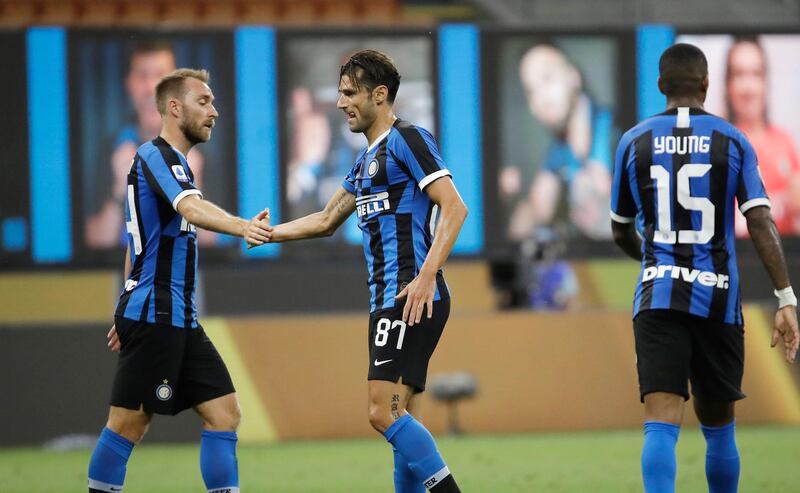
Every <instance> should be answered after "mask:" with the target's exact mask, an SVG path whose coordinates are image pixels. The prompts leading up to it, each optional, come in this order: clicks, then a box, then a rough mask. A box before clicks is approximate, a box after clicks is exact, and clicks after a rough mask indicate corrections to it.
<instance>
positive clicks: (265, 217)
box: [244, 209, 272, 248]
mask: <svg viewBox="0 0 800 493" xmlns="http://www.w3.org/2000/svg"><path fill="white" fill-rule="evenodd" d="M270 238H272V226H270V225H269V209H264V210H262V211H261V212H259V213H258V214H256V215H255V216H253V218H252V219H250V223H249V224H248V225H247V228H246V230H245V234H244V239H245V240H247V248H253V247H257V246H260V245H263V244H264V243H267V242H269V240H270Z"/></svg>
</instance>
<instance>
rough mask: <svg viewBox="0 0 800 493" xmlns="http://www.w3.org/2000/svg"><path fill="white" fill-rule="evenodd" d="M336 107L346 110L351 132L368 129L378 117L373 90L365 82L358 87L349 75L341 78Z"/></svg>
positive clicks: (345, 113)
mask: <svg viewBox="0 0 800 493" xmlns="http://www.w3.org/2000/svg"><path fill="white" fill-rule="evenodd" d="M336 107H337V108H339V109H340V110H342V111H343V112H344V115H345V119H346V120H347V126H348V127H349V128H350V131H351V132H364V131H366V130H367V129H368V128H370V127H371V126H372V124H373V123H374V122H375V118H376V117H377V112H376V106H375V103H374V101H373V100H372V92H371V91H370V90H369V89H367V87H366V86H365V85H364V84H361V85H360V87H359V88H358V89H356V88H355V86H354V85H353V83H352V82H351V81H350V77H348V76H347V75H343V76H342V78H341V79H339V100H338V101H336Z"/></svg>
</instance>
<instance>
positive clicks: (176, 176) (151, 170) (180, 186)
mask: <svg viewBox="0 0 800 493" xmlns="http://www.w3.org/2000/svg"><path fill="white" fill-rule="evenodd" d="M142 171H143V172H144V175H145V178H146V179H147V183H148V185H150V187H151V188H152V189H153V190H154V191H155V192H156V193H157V194H158V195H159V196H160V197H161V198H162V199H164V200H166V201H167V202H169V203H170V204H172V208H173V209H175V210H176V211H177V210H178V202H180V201H181V199H183V198H184V197H186V196H188V195H201V196H202V195H203V194H202V192H200V190H199V189H198V188H197V187H195V186H194V184H193V183H192V179H191V170H189V169H187V167H185V166H184V165H183V163H182V162H181V159H180V157H179V156H178V154H177V153H176V152H175V151H173V150H172V149H169V148H163V147H162V148H159V147H155V146H154V147H153V149H152V151H151V152H149V153H147V155H146V156H143V157H142Z"/></svg>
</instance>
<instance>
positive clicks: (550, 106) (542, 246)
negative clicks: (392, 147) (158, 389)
mask: <svg viewBox="0 0 800 493" xmlns="http://www.w3.org/2000/svg"><path fill="white" fill-rule="evenodd" d="M799 26H800V2H799V1H797V0H758V1H752V0H727V1H726V0H691V1H690V0H673V1H670V2H658V1H654V0H603V1H594V0H529V1H525V0H471V1H470V0H462V1H458V0H450V1H448V0H369V1H365V0H309V1H301V0H231V1H223V0H196V1H191V0H135V1H134V0H0V53H1V54H2V59H3V60H4V62H5V64H4V65H5V67H6V69H5V70H6V72H5V76H3V77H2V79H1V80H0V85H2V93H3V95H4V97H3V98H0V114H2V115H3V117H2V118H0V135H2V136H3V140H4V143H3V145H2V146H0V384H1V385H2V396H3V397H2V406H0V423H2V424H0V491H13V492H17V491H20V492H21V491H37V492H39V491H42V492H44V491H53V492H63V491H83V485H84V481H85V476H84V474H85V467H86V463H87V461H88V456H89V453H90V447H91V446H92V445H93V441H94V439H95V437H96V435H97V433H98V432H99V430H100V429H101V427H102V425H103V423H104V420H105V415H106V412H107V401H108V396H109V389H110V384H111V377H112V373H113V369H114V365H115V361H116V357H115V355H113V354H111V353H109V352H108V350H107V349H106V346H105V333H106V331H107V330H108V328H109V326H110V324H111V323H112V319H111V314H112V311H113V308H114V305H115V301H116V297H117V295H118V293H119V291H120V288H121V285H122V280H121V270H122V259H123V249H122V246H121V245H122V239H123V236H122V233H121V229H122V221H121V216H120V215H119V214H120V212H119V211H120V210H121V209H120V200H119V195H118V194H117V193H116V192H115V191H116V190H117V189H118V187H117V186H116V185H117V184H118V178H117V177H118V176H119V171H118V170H119V169H124V168H125V164H127V163H128V162H129V160H130V157H131V156H132V151H131V148H133V149H135V145H138V141H140V140H141V139H144V138H147V139H149V138H152V137H150V135H152V127H153V123H152V122H153V121H154V120H153V113H152V112H153V105H152V86H153V84H154V82H153V77H156V79H155V80H157V77H159V76H160V75H159V74H160V73H161V72H163V71H164V70H167V71H168V70H169V69H171V68H172V67H174V66H176V65H177V66H202V67H205V68H208V69H209V70H210V71H211V73H212V87H213V89H214V92H215V94H216V96H217V98H218V103H219V104H217V107H218V109H219V111H220V114H221V117H220V119H219V121H218V123H219V125H218V126H217V128H216V129H215V135H214V138H213V139H212V141H211V142H210V143H209V144H207V145H203V146H200V147H199V148H198V152H196V153H195V152H194V151H193V154H194V156H191V155H190V161H192V166H193V168H194V167H195V165H196V166H197V167H198V168H199V169H201V172H200V174H201V175H202V180H203V183H202V189H203V190H204V192H205V195H206V197H207V198H209V199H211V200H213V201H215V202H217V203H219V204H220V205H222V206H223V207H225V208H226V209H228V210H230V211H231V212H235V213H238V214H239V215H242V216H245V217H250V216H251V215H253V214H255V213H256V212H257V211H259V210H260V209H261V208H263V207H270V208H271V210H272V217H273V220H274V222H279V221H283V220H288V219H292V218H295V217H298V216H300V215H304V214H307V213H309V212H312V211H315V210H317V209H318V208H319V207H321V205H322V204H324V201H325V200H326V199H327V197H328V196H329V195H330V192H331V190H332V187H335V186H337V185H338V184H339V183H340V180H341V177H342V176H343V175H344V173H345V171H346V169H347V168H349V166H350V162H351V161H352V159H353V156H354V153H355V152H356V151H357V149H358V147H359V146H360V145H362V144H363V142H362V141H361V140H360V139H361V137H360V136H355V137H356V138H354V136H352V135H350V134H348V132H346V131H343V130H342V122H343V120H342V119H341V117H340V116H339V115H338V114H337V111H336V110H335V97H336V83H337V76H338V72H337V68H338V66H339V65H340V64H341V62H342V60H343V58H344V57H346V56H347V55H348V54H349V53H351V52H353V51H355V50H357V49H360V48H362V47H372V48H377V49H381V50H384V51H386V52H387V53H389V54H390V55H391V56H393V58H394V59H395V61H396V62H397V64H398V67H399V69H400V72H401V74H403V83H402V85H401V89H400V94H399V95H398V102H397V111H398V114H399V115H400V116H401V117H403V118H406V119H409V120H411V121H415V122H418V123H420V124H421V125H423V126H426V127H428V128H430V129H431V131H432V132H433V133H434V134H435V135H436V137H437V139H438V140H439V142H440V145H441V149H442V152H443V156H444V159H445V162H446V163H448V166H449V168H450V169H451V170H452V171H453V175H454V178H455V181H456V183H457V185H458V187H459V190H460V191H461V192H462V194H463V196H464V199H465V201H466V202H467V205H468V206H469V208H470V212H471V213H470V216H469V218H468V221H467V224H466V225H465V227H464V229H463V231H462V234H461V237H460V238H459V241H458V243H457V245H456V248H455V251H454V254H453V256H452V258H451V260H450V261H449V263H448V265H447V266H446V269H445V271H446V276H447V279H448V282H449V284H450V287H451V289H452V294H453V312H452V315H451V318H450V321H449V323H448V326H447V330H446V331H445V336H444V338H443V341H442V343H441V344H440V346H439V349H438V350H437V352H436V354H435V355H434V358H433V360H432V362H431V368H430V378H431V380H437V379H438V383H439V384H441V386H442V388H443V390H442V391H441V392H440V393H439V395H440V397H447V394H448V391H453V389H452V388H450V389H448V388H447V384H448V383H449V384H454V385H459V384H464V386H462V388H460V389H458V388H457V389H455V391H456V393H458V392H459V391H461V392H462V393H464V394H467V396H466V397H465V398H463V399H461V400H458V401H457V402H455V403H448V402H446V401H444V400H441V399H439V400H437V399H435V398H434V397H435V396H434V392H427V393H426V394H424V399H423V401H424V402H423V412H422V415H423V419H424V420H425V422H426V424H427V425H428V426H429V427H430V428H431V429H432V430H433V431H434V432H436V433H439V434H445V433H448V431H449V432H451V433H452V432H460V433H461V435H460V436H454V437H453V438H448V439H446V440H444V441H443V442H442V443H443V445H442V446H443V448H444V449H445V450H444V451H445V454H446V456H448V457H452V459H450V460H449V462H450V463H451V466H452V469H453V470H454V471H456V473H457V474H458V475H459V480H460V481H462V482H463V484H464V487H465V491H475V492H494V491H519V492H529V491H549V492H562V491H563V492H585V491H603V492H605V491H608V492H612V491H613V492H621V491H625V492H627V491H631V492H632V491H640V489H641V487H640V485H639V484H640V483H639V480H638V454H639V446H640V435H639V432H638V431H637V429H638V428H639V426H640V419H641V408H640V405H639V403H638V392H637V384H636V374H635V360H634V352H633V338H632V333H631V332H632V331H631V328H630V326H631V324H630V304H631V299H632V292H633V286H634V284H635V277H636V274H637V270H638V266H637V265H636V264H635V263H633V262H629V261H627V260H625V259H623V258H622V255H621V254H620V253H618V252H617V251H616V250H615V248H613V245H612V244H611V242H610V241H609V240H608V232H609V231H608V218H607V212H606V211H607V209H608V206H607V194H608V170H609V169H610V166H611V161H612V160H613V153H614V150H615V145H616V141H617V139H618V137H619V136H620V135H621V132H623V131H624V130H626V129H627V128H629V127H630V126H632V125H633V124H635V122H636V121H637V120H638V119H639V118H643V117H646V116H648V115H651V114H654V113H657V112H659V111H661V108H662V107H663V104H664V100H663V97H662V96H661V95H660V94H658V91H657V89H656V86H655V80H656V77H657V61H658V56H659V54H660V52H661V51H662V50H663V49H664V48H665V47H666V46H668V45H669V44H671V43H672V42H674V41H675V40H676V39H678V40H688V41H691V42H693V43H696V44H698V45H699V46H701V48H703V49H704V50H705V51H706V53H707V55H708V57H709V62H710V70H711V77H712V80H711V86H712V87H711V90H710V92H709V101H708V109H709V110H710V111H712V112H715V113H718V114H721V115H723V116H727V117H728V118H730V119H732V120H733V121H734V122H735V123H737V124H739V125H740V126H741V127H742V128H743V129H744V130H745V131H746V132H747V131H748V130H749V129H752V128H753V125H756V124H757V123H758V122H757V121H755V122H754V119H755V120H758V119H759V118H761V119H762V120H763V121H764V122H766V128H767V129H768V130H769V132H768V134H769V135H768V136H766V137H764V136H760V135H753V136H752V137H751V138H752V139H753V140H759V139H760V141H759V142H760V143H755V146H756V149H757V152H759V160H760V161H761V166H762V172H763V173H764V174H765V180H766V181H767V187H768V192H769V193H770V195H771V196H772V198H773V203H774V204H776V207H775V209H774V211H775V214H776V216H777V217H778V219H779V226H780V228H781V232H782V233H783V235H784V238H785V245H786V250H787V257H788V259H789V263H790V268H791V270H792V277H793V278H794V279H800V268H799V267H800V263H798V262H797V261H796V259H797V255H798V253H800V239H798V235H799V234H800V185H798V183H797V179H798V177H800V161H798V143H800V116H798V115H800V112H798V108H800V92H798V91H797V88H798V87H800V72H798V70H797V68H796V61H797V58H798V53H800V27H799ZM752 48H756V49H755V50H753V49H752ZM535 50H539V51H537V53H542V52H543V51H542V50H549V51H547V52H548V53H549V55H550V56H551V57H554V58H550V59H549V62H548V63H546V64H541V63H539V64H538V65H537V64H536V63H535V62H534V61H530V60H532V57H529V55H531V54H533V53H534V51H535ZM526 60H528V61H529V62H530V63H528V62H526ZM753 67H755V68H753ZM748 70H750V72H748ZM160 71H161V72H160ZM740 73H741V74H745V75H744V76H742V77H743V78H740V79H737V75H736V74H740ZM747 74H750V78H749V79H748V78H746V77H745V76H746V75H747ZM537 94H538V95H541V94H545V95H548V96H547V98H549V99H547V98H545V99H546V101H544V102H543V100H541V96H539V98H540V99H537ZM559 108H560V109H559ZM156 128H157V121H156ZM575 128H578V130H575ZM575 141H583V142H584V143H585V145H584V148H585V149H583V150H582V151H580V150H579V151H576V149H575V148H571V145H572V144H573V143H574V142H575ZM759 146H760V147H759ZM760 149H763V153H764V154H763V155H761V152H762V151H761V150H760ZM118 163H122V165H119V164H118ZM542 174H549V175H550V176H551V177H554V178H555V180H554V181H555V183H557V184H558V185H557V187H556V192H555V193H554V194H553V196H552V200H551V201H550V203H548V204H542V203H541V202H537V201H532V200H531V198H530V192H529V190H531V189H532V188H535V187H536V182H537V179H539V178H540V177H541V175H542ZM545 209H546V210H547V211H549V212H543V211H544V210H545ZM531 216H536V217H543V219H539V220H533V219H531ZM534 223H535V224H536V226H534ZM353 233H354V231H353V225H351V224H349V223H348V224H345V226H343V228H342V229H341V230H340V232H339V233H337V235H335V236H334V237H332V238H330V239H326V240H324V241H323V240H319V241H317V242H315V243H307V244H296V245H282V246H280V247H276V246H272V247H270V248H260V249H255V250H252V251H247V250H246V249H244V248H242V245H240V244H239V243H237V242H232V241H230V240H227V239H225V238H221V237H216V236H214V235H208V236H206V237H205V238H202V239H201V241H202V242H203V245H202V246H201V256H200V258H201V260H200V265H201V280H200V293H199V301H200V307H201V315H202V322H203V325H204V326H205V328H206V330H207V331H208V332H209V334H210V335H211V337H212V339H213V340H214V342H215V344H216V345H217V347H218V348H219V349H220V351H221V352H222V354H223V357H224V358H225V360H226V362H227V363H228V365H229V367H230V369H231V371H232V373H233V377H234V382H235V383H236V385H237V388H238V390H239V394H240V398H241V402H242V406H243V410H244V416H245V417H244V422H243V424H242V428H241V431H240V438H241V442H242V443H243V445H242V447H241V450H240V454H239V455H240V463H241V465H242V473H241V475H242V478H243V487H244V488H245V490H246V491H275V492H295V491H296V492H316V491H319V492H334V491H350V492H361V491H364V492H366V491H370V492H372V491H389V490H390V488H391V485H390V484H389V479H388V478H389V474H390V469H391V465H390V455H389V454H388V452H387V451H386V450H384V449H385V448H386V445H385V444H383V443H381V440H379V438H378V437H376V436H373V435H374V432H373V431H372V430H371V428H370V427H369V425H368V422H367V419H366V405H365V404H366V402H365V397H366V382H365V372H366V369H367V352H366V349H367V345H366V339H365V333H366V329H367V316H366V314H367V311H368V303H367V299H368V296H367V291H366V289H365V281H366V271H365V269H364V266H363V259H362V256H361V253H360V246H359V243H358V239H357V237H354V235H353ZM739 251H740V259H739V262H740V269H741V272H742V277H743V279H744V282H743V289H744V292H743V297H744V301H745V318H746V321H747V326H746V330H747V363H746V370H745V381H744V390H745V392H746V393H747V394H748V396H749V398H748V399H746V400H745V401H743V402H742V403H741V405H740V406H739V408H738V409H739V413H738V414H739V418H738V423H739V425H740V429H741V430H742V433H741V438H740V443H741V448H742V454H743V464H744V469H743V480H742V491H748V492H762V493H765V492H777V491H782V492H783V491H800V486H798V482H797V479H796V477H795V475H794V474H793V471H794V470H795V469H794V468H795V467H796V466H795V464H794V462H795V460H794V459H793V458H796V457H797V453H798V445H797V444H798V443H800V441H799V439H800V370H798V366H797V364H795V365H792V366H789V365H786V364H785V363H784V362H782V360H781V354H780V352H779V351H777V350H770V348H769V333H770V330H771V326H770V324H771V316H772V311H773V308H774V306H775V302H774V299H772V295H771V288H770V283H769V281H768V279H767V277H766V275H765V273H764V272H763V269H762V268H761V267H760V264H759V262H758V259H757V257H756V256H755V254H754V251H753V249H752V248H751V247H750V245H749V242H748V241H747V239H746V238H745V237H744V234H743V237H742V239H741V241H740V249H739ZM448 379H449V380H448ZM688 414H691V413H687V415H688ZM694 424H695V421H694V419H693V418H692V417H689V416H687V420H686V426H685V427H684V432H683V433H684V439H683V440H682V442H681V445H680V446H679V450H680V452H679V453H680V462H679V464H680V465H679V471H680V472H679V476H680V484H679V486H681V487H682V488H683V489H682V491H701V490H702V488H703V487H704V486H702V485H703V476H702V474H703V473H702V456H703V453H704V452H703V447H702V444H701V441H700V439H699V438H698V435H697V433H696V430H695V429H694ZM197 436H198V430H197V421H196V418H195V417H194V416H193V415H191V413H185V414H184V415H182V416H180V417H178V418H172V419H164V418H157V419H156V420H155V422H154V424H153V426H152V427H151V431H150V432H149V435H148V437H147V439H146V445H145V446H142V447H141V449H140V450H137V452H136V454H135V455H134V458H133V459H132V462H131V467H130V473H129V486H128V487H127V488H126V491H132V492H135V491H200V490H201V489H202V485H201V483H200V480H199V474H197V472H198V471H197V466H196V457H195V455H196V445H194V443H195V442H196V439H197ZM364 438H367V439H366V440H364ZM182 444H186V445H182ZM152 478H162V479H163V478H168V481H167V482H166V483H164V482H163V481H161V482H159V483H158V485H153V484H149V483H148V480H152ZM462 478H463V480H462ZM159 488H161V489H159Z"/></svg>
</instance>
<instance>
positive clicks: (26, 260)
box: [0, 31, 32, 266]
mask: <svg viewBox="0 0 800 493" xmlns="http://www.w3.org/2000/svg"><path fill="white" fill-rule="evenodd" d="M0 58H2V60H5V61H6V64H7V66H9V67H15V69H14V70H9V71H7V72H6V73H5V74H4V75H3V78H2V92H3V94H4V95H5V97H3V98H1V99H0V112H1V113H2V114H3V115H5V118H0V135H2V136H3V140H4V141H5V145H2V146H0V265H3V266H12V265H29V264H30V262H31V241H32V239H31V234H32V232H31V209H30V197H29V189H30V185H29V182H30V176H29V171H28V160H29V159H28V111H27V85H26V84H27V82H26V74H25V70H24V67H25V66H26V63H25V35H24V32H23V31H3V32H0Z"/></svg>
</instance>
